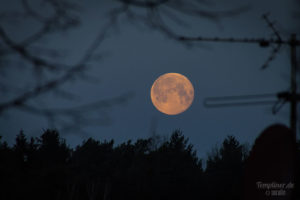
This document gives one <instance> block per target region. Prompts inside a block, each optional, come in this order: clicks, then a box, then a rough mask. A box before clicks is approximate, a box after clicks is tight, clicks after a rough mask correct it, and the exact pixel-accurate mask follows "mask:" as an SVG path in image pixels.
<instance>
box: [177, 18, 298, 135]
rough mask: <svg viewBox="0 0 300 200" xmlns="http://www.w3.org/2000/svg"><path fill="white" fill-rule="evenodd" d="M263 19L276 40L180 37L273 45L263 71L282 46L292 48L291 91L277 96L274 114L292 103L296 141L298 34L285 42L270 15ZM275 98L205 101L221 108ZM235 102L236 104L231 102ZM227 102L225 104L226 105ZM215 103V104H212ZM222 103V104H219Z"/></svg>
mask: <svg viewBox="0 0 300 200" xmlns="http://www.w3.org/2000/svg"><path fill="white" fill-rule="evenodd" d="M263 19H264V20H265V21H266V22H267V24H268V27H269V28H270V29H271V30H272V32H273V33H274V35H275V37H276V38H275V39H274V38H268V39H265V38H219V37H214V38H211V37H179V38H178V39H179V40H181V41H206V42H229V43H245V44H259V45H260V47H262V48H264V47H269V46H270V45H271V44H273V45H275V47H273V49H272V51H271V54H270V56H269V58H268V59H267V60H266V62H265V63H264V64H263V65H262V69H265V68H267V67H268V65H269V63H270V62H271V61H272V60H273V59H274V58H275V57H276V55H277V53H278V52H279V50H280V48H281V46H282V45H287V46H289V48H290V59H291V76H290V90H289V91H285V92H280V93H278V94H277V99H278V101H277V102H275V104H274V106H273V114H276V113H277V112H278V111H279V109H280V108H281V107H282V106H283V105H284V104H285V103H286V102H289V103H290V128H291V130H292V132H293V134H294V138H295V140H296V135H297V103H298V102H299V101H300V94H299V93H297V80H296V77H297V73H296V71H297V58H296V48H297V46H300V41H299V40H297V38H296V34H291V36H290V38H289V39H287V40H283V39H282V38H281V36H280V34H279V32H278V31H277V30H276V28H275V26H274V23H273V22H271V21H270V20H269V18H268V14H264V15H263ZM270 96H275V94H261V95H245V96H241V95H240V96H227V97H210V98H207V99H206V100H205V101H204V104H205V105H206V106H207V107H220V106H236V105H257V104H270V103H274V101H270V100H265V101H256V102H255V101H250V102H236V100H245V99H253V98H266V97H270ZM233 100H235V102H230V101H233ZM224 101H225V103H224ZM228 101H229V102H228ZM211 102H214V103H211ZM218 102H221V103H218Z"/></svg>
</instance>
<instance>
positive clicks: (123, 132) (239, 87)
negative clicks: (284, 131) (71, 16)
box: [0, 0, 299, 157]
mask: <svg viewBox="0 0 300 200" xmlns="http://www.w3.org/2000/svg"><path fill="white" fill-rule="evenodd" d="M0 2H1V8H0V10H1V11H3V10H4V11H8V10H11V9H18V8H19V7H18V5H17V3H18V2H19V1H18V0H15V1H5V0H1V1H0ZM78 2H79V4H80V3H81V2H80V1H78ZM214 2H215V3H214V4H212V5H210V6H204V7H205V8H206V7H207V8H209V9H212V10H224V9H227V8H234V7H239V6H243V5H250V7H251V9H250V10H249V11H247V12H245V13H243V14H241V15H239V16H235V17H228V18H224V19H222V20H220V21H219V22H218V23H216V22H212V21H209V20H207V19H199V18H188V19H187V20H188V21H189V23H190V26H189V27H178V26H175V25H173V26H172V24H170V26H171V27H173V28H174V30H176V31H177V32H178V33H182V34H187V35H188V36H207V37H214V36H218V37H238V38H244V37H250V38H253V37H266V38H268V37H271V36H272V31H271V30H270V28H268V27H267V25H266V23H265V21H264V20H263V19H262V18H261V15H262V14H264V13H266V12H270V19H272V20H276V21H277V24H276V27H277V28H278V30H279V32H280V34H281V36H282V37H284V38H288V37H289V34H290V33H292V32H295V31H296V28H297V27H296V26H295V25H296V24H297V21H296V19H295V18H293V13H294V11H296V10H295V8H296V5H297V4H296V2H295V1H294V0H286V1H274V0H273V1H272V0H252V1H243V2H241V1H238V0H230V1H229V2H230V3H228V1H226V2H225V1H221V0H215V1H214ZM2 5H4V6H2ZM80 5H82V11H81V15H80V16H81V20H82V23H81V26H79V27H78V28H76V29H75V30H72V31H69V32H68V33H66V34H57V35H56V36H55V37H51V38H49V39H48V40H46V41H43V42H44V43H43V44H44V45H46V46H48V47H52V48H56V49H63V50H65V51H66V52H67V53H66V56H65V57H64V58H62V60H63V61H64V62H66V63H73V62H76V60H77V59H78V57H79V56H80V55H82V54H83V52H84V51H85V49H86V48H87V47H88V45H89V44H90V43H91V42H92V41H93V40H94V38H95V37H96V35H97V33H98V32H99V30H101V28H102V27H103V26H104V23H105V17H104V16H105V14H106V13H107V12H108V11H109V10H110V9H111V8H113V7H114V6H115V5H117V4H116V3H109V1H96V0H88V1H85V3H81V4H80ZM184 19H185V18H184ZM0 23H2V21H0ZM3 26H4V27H5V29H6V30H7V32H8V33H9V35H10V36H11V38H14V39H16V40H20V39H21V38H23V37H24V36H25V35H27V34H28V33H30V31H31V30H32V29H34V28H36V26H37V25H36V24H35V23H30V22H26V23H25V25H24V24H21V25H18V26H16V25H15V24H11V23H9V22H3ZM108 31H109V34H108V35H109V37H107V38H106V39H105V40H104V42H103V43H102V44H101V45H100V46H99V48H98V50H97V52H99V53H102V54H103V57H104V58H103V59H102V60H100V61H95V62H93V63H92V68H91V69H90V71H89V73H90V74H91V75H93V76H94V77H96V78H97V79H99V81H98V82H96V83H87V82H84V81H78V82H76V81H75V82H71V83H68V84H66V85H65V86H64V88H65V89H66V90H68V91H72V92H73V93H75V94H77V95H78V99H77V100H74V101H66V100H61V99H59V98H58V97H56V96H53V95H52V96H51V95H43V96H41V98H40V101H41V102H42V103H43V105H44V106H46V107H49V108H51V107H61V106H69V105H73V104H74V105H77V104H80V103H88V102H92V101H94V100H96V99H106V98H111V97H115V96H118V95H120V94H123V93H126V92H130V91H132V92H134V94H135V96H134V97H133V98H132V99H130V100H129V102H128V103H126V104H124V105H117V106H115V107H113V108H111V109H109V110H105V111H104V112H105V113H106V114H109V116H110V117H111V119H112V124H110V125H107V126H90V127H85V128H84V129H83V130H84V132H80V131H79V132H74V131H70V132H61V134H62V136H63V137H64V138H66V139H67V143H68V144H70V145H71V146H72V147H73V146H75V145H77V144H79V143H81V141H82V140H83V139H87V138H88V137H93V138H95V139H99V140H103V139H114V140H115V141H116V143H119V142H123V141H126V140H128V139H133V140H135V139H137V138H146V137H149V136H151V129H153V127H154V128H155V130H156V133H157V134H159V135H163V136H169V135H170V134H171V133H172V131H173V130H174V129H176V128H180V129H181V130H182V131H183V133H184V135H185V136H187V137H189V139H190V142H191V143H192V144H194V146H195V148H196V150H197V151H198V155H199V156H200V157H205V156H206V153H207V152H209V151H210V150H211V148H212V147H213V146H214V145H216V144H220V143H221V142H222V140H223V139H224V138H225V137H226V135H229V134H230V135H234V136H236V137H237V139H238V140H239V141H241V142H242V143H244V142H248V143H249V144H252V143H253V141H254V139H255V138H256V137H257V136H258V134H259V133H260V132H261V131H262V130H263V129H264V128H266V127H267V126H268V125H270V124H272V123H276V122H279V123H284V124H286V125H288V118H289V110H288V108H289V107H288V104H286V105H285V106H284V107H283V108H282V109H281V111H280V112H279V113H278V114H277V115H272V112H271V108H272V105H269V106H266V105H264V106H248V107H228V108H206V107H204V106H203V100H204V99H205V98H207V97H214V96H228V95H247V94H264V93H277V92H279V91H283V90H287V89H288V88H289V72H290V61H289V49H288V48H287V47H283V48H282V49H281V51H280V53H279V54H278V55H277V57H276V59H275V60H274V61H273V62H272V63H271V64H270V65H269V67H268V68H267V69H265V70H261V69H260V67H261V66H262V64H263V63H264V62H265V61H266V59H267V58H268V56H269V55H270V52H271V49H270V48H260V47H259V46H258V45H255V44H228V43H204V42H203V43H200V45H195V46H193V47H192V48H189V47H186V46H184V45H182V44H180V43H178V42H177V41H174V40H171V39H169V38H168V37H166V36H165V35H163V34H162V33H160V32H159V31H154V30H151V29H149V28H146V27H143V26H136V25H134V24H132V23H130V22H128V21H127V20H126V19H125V18H124V19H122V20H121V22H120V24H119V26H118V28H115V29H112V30H108ZM298 37H299V36H298ZM195 44H196V43H195ZM167 72H176V73H181V74H183V75H185V76H186V77H188V78H189V80H190V81H191V82H192V84H193V86H194V88H195V98H194V102H193V104H192V106H191V107H190V108H189V109H188V110H187V111H185V112H184V113H182V114H179V115H175V116H168V115H165V114H163V113H160V112H159V111H158V110H156V109H155V107H154V106H153V105H152V103H151V99H150V88H151V85H152V83H153V82H154V81H155V79H156V78H157V77H158V76H160V75H162V74H164V73H167ZM31 76H32V74H30V73H27V72H26V71H22V70H21V69H20V67H19V68H12V69H11V70H9V71H7V72H5V77H3V80H4V81H7V82H14V83H16V84H20V85H23V86H24V87H25V86H27V85H28V84H29V85H30V83H31V82H33V80H31V79H32V77H31ZM24 83H25V84H24ZM12 97H13V94H11V95H6V96H5V97H4V99H5V100H7V99H9V98H12ZM0 102H3V99H2V98H1V99H0ZM46 128H51V127H50V126H49V124H48V123H47V120H45V119H44V118H41V117H40V116H35V115H32V114H28V113H24V112H22V111H19V110H16V109H12V110H9V111H8V112H6V113H5V115H3V116H0V134H1V135H3V137H4V140H6V141H8V142H9V143H10V144H11V143H12V142H13V141H14V138H15V135H16V134H17V133H18V132H19V130H20V129H23V130H24V131H25V134H27V135H28V136H38V135H40V134H41V133H42V130H44V129H46Z"/></svg>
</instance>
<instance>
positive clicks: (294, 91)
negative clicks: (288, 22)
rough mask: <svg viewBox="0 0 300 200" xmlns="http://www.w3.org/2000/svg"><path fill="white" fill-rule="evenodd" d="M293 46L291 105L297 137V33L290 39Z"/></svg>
mask: <svg viewBox="0 0 300 200" xmlns="http://www.w3.org/2000/svg"><path fill="white" fill-rule="evenodd" d="M290 48H291V102H290V103H291V105H290V106H291V107H290V109H291V110H290V126H291V130H292V132H293V134H294V137H295V139H297V82H296V75H297V74H296V70H297V58H296V34H292V35H291V40H290Z"/></svg>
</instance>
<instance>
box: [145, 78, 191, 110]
mask: <svg viewBox="0 0 300 200" xmlns="http://www.w3.org/2000/svg"><path fill="white" fill-rule="evenodd" d="M151 100H152V103H153V105H154V106H155V107H156V108H157V110H159V111H160V112H162V113H165V114H167V115H177V114H180V113H182V112H184V111H186V110H187V109H188V108H189V107H190V106H191V104H192V102H193V100H194V87H193V85H192V83H191V82H190V81H189V79H187V78H186V77H185V76H183V75H182V74H178V73H166V74H163V75H161V76H160V77H158V78H157V79H156V80H155V81H154V83H153V85H152V87H151Z"/></svg>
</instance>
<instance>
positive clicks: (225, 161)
mask: <svg viewBox="0 0 300 200" xmlns="http://www.w3.org/2000/svg"><path fill="white" fill-rule="evenodd" d="M245 148H246V147H245V146H244V145H241V144H240V143H239V142H238V141H237V140H236V138H235V137H234V136H228V137H227V138H225V140H224V141H223V144H222V146H221V147H220V148H215V149H214V150H213V152H212V153H211V154H210V155H209V156H208V158H207V162H206V170H205V181H206V183H207V190H206V191H207V192H208V193H207V197H210V198H213V199H220V198H222V199H233V200H234V199H241V196H242V192H241V191H242V178H243V177H242V174H243V164H244V160H245V158H246V157H247V153H246V152H247V151H246V150H245Z"/></svg>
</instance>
